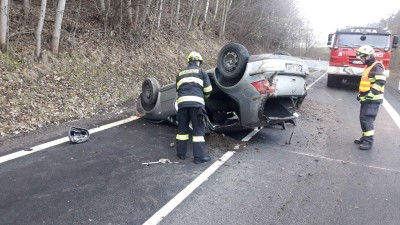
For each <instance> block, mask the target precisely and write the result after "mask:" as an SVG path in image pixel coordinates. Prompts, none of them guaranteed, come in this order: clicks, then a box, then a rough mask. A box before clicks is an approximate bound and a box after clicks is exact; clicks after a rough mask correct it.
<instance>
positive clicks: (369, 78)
mask: <svg viewBox="0 0 400 225" xmlns="http://www.w3.org/2000/svg"><path fill="white" fill-rule="evenodd" d="M384 71H385V68H384V66H383V65H382V63H380V62H377V61H374V62H373V63H372V64H368V63H367V65H366V66H365V69H364V72H363V74H362V77H361V81H360V86H359V99H360V102H361V103H365V102H380V103H382V102H383V92H384V85H385V83H386V76H385V75H384V74H383V72H384Z"/></svg>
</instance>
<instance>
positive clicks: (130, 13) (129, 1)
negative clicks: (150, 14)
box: [126, 0, 133, 27]
mask: <svg viewBox="0 0 400 225" xmlns="http://www.w3.org/2000/svg"><path fill="white" fill-rule="evenodd" d="M126 7H127V11H128V20H129V25H130V27H133V9H132V0H127V2H126Z"/></svg>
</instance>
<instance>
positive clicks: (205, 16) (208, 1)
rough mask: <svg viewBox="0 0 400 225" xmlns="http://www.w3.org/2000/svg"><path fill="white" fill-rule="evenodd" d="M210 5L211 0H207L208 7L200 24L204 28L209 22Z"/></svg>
mask: <svg viewBox="0 0 400 225" xmlns="http://www.w3.org/2000/svg"><path fill="white" fill-rule="evenodd" d="M209 5H210V0H207V2H206V9H205V11H204V16H203V20H202V22H201V24H200V29H204V26H205V24H207V14H208V7H209Z"/></svg>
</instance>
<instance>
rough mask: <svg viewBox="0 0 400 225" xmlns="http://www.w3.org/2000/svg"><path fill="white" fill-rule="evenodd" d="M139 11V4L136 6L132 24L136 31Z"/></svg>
mask: <svg viewBox="0 0 400 225" xmlns="http://www.w3.org/2000/svg"><path fill="white" fill-rule="evenodd" d="M139 13H140V6H139V5H137V6H136V14H135V25H134V26H133V30H134V31H137V30H138V24H139Z"/></svg>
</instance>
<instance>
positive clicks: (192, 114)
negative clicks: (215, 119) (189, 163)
mask: <svg viewBox="0 0 400 225" xmlns="http://www.w3.org/2000/svg"><path fill="white" fill-rule="evenodd" d="M187 62H188V64H189V65H188V67H186V68H185V69H184V70H182V71H181V72H180V73H179V74H178V76H177V77H176V90H177V95H178V96H177V103H178V113H177V120H178V134H177V135H176V151H177V157H178V158H179V159H182V160H184V159H185V158H186V151H187V142H188V140H189V123H190V122H192V128H193V131H192V142H193V156H194V163H196V164H198V163H204V162H208V161H210V160H211V157H210V156H209V155H208V154H206V152H205V149H204V148H205V140H204V133H205V125H204V123H203V119H204V117H205V116H207V115H206V111H205V102H204V97H208V96H209V95H210V93H211V91H212V87H211V82H210V79H209V77H208V75H207V74H206V73H205V72H204V71H203V69H201V68H200V64H202V62H203V58H202V57H201V55H200V54H199V53H197V52H191V53H190V54H189V55H188V56H187Z"/></svg>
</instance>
